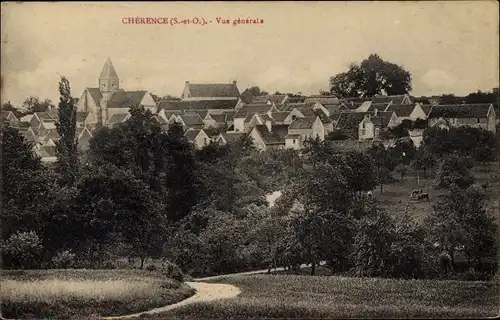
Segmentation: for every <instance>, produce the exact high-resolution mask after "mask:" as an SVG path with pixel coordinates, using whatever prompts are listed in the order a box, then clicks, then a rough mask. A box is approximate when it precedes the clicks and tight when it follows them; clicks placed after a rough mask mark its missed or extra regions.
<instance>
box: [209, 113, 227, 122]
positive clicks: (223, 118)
mask: <svg viewBox="0 0 500 320" xmlns="http://www.w3.org/2000/svg"><path fill="white" fill-rule="evenodd" d="M210 117H212V119H214V120H215V121H216V122H217V123H225V122H226V117H227V114H225V113H222V114H211V115H210Z"/></svg>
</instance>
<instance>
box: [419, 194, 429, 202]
mask: <svg viewBox="0 0 500 320" xmlns="http://www.w3.org/2000/svg"><path fill="white" fill-rule="evenodd" d="M423 199H427V200H429V194H428V193H421V194H419V195H418V196H417V200H418V201H420V200H423Z"/></svg>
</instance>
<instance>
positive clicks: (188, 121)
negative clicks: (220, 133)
mask: <svg viewBox="0 0 500 320" xmlns="http://www.w3.org/2000/svg"><path fill="white" fill-rule="evenodd" d="M180 117H181V119H182V121H183V122H184V124H185V125H186V126H188V127H189V126H196V125H204V123H203V119H201V118H200V116H199V115H197V114H189V115H188V114H186V115H181V116H180Z"/></svg>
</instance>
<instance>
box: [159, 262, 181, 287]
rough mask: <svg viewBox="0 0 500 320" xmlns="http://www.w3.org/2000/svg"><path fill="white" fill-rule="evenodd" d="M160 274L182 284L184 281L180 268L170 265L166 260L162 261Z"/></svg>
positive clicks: (173, 264)
mask: <svg viewBox="0 0 500 320" xmlns="http://www.w3.org/2000/svg"><path fill="white" fill-rule="evenodd" d="M160 273H161V274H162V275H163V276H165V277H167V278H170V279H174V280H177V281H180V282H182V281H183V280H184V274H183V273H182V270H181V268H179V266H177V265H176V264H175V263H172V262H170V261H168V260H165V261H163V263H162V264H161V266H160Z"/></svg>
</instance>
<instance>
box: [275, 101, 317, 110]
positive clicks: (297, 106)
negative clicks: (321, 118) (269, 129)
mask: <svg viewBox="0 0 500 320" xmlns="http://www.w3.org/2000/svg"><path fill="white" fill-rule="evenodd" d="M314 104H315V103H313V102H309V103H304V102H299V103H285V104H284V105H282V106H281V107H280V108H279V110H280V111H292V110H293V109H298V110H300V111H304V110H312V109H313V107H314Z"/></svg>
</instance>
